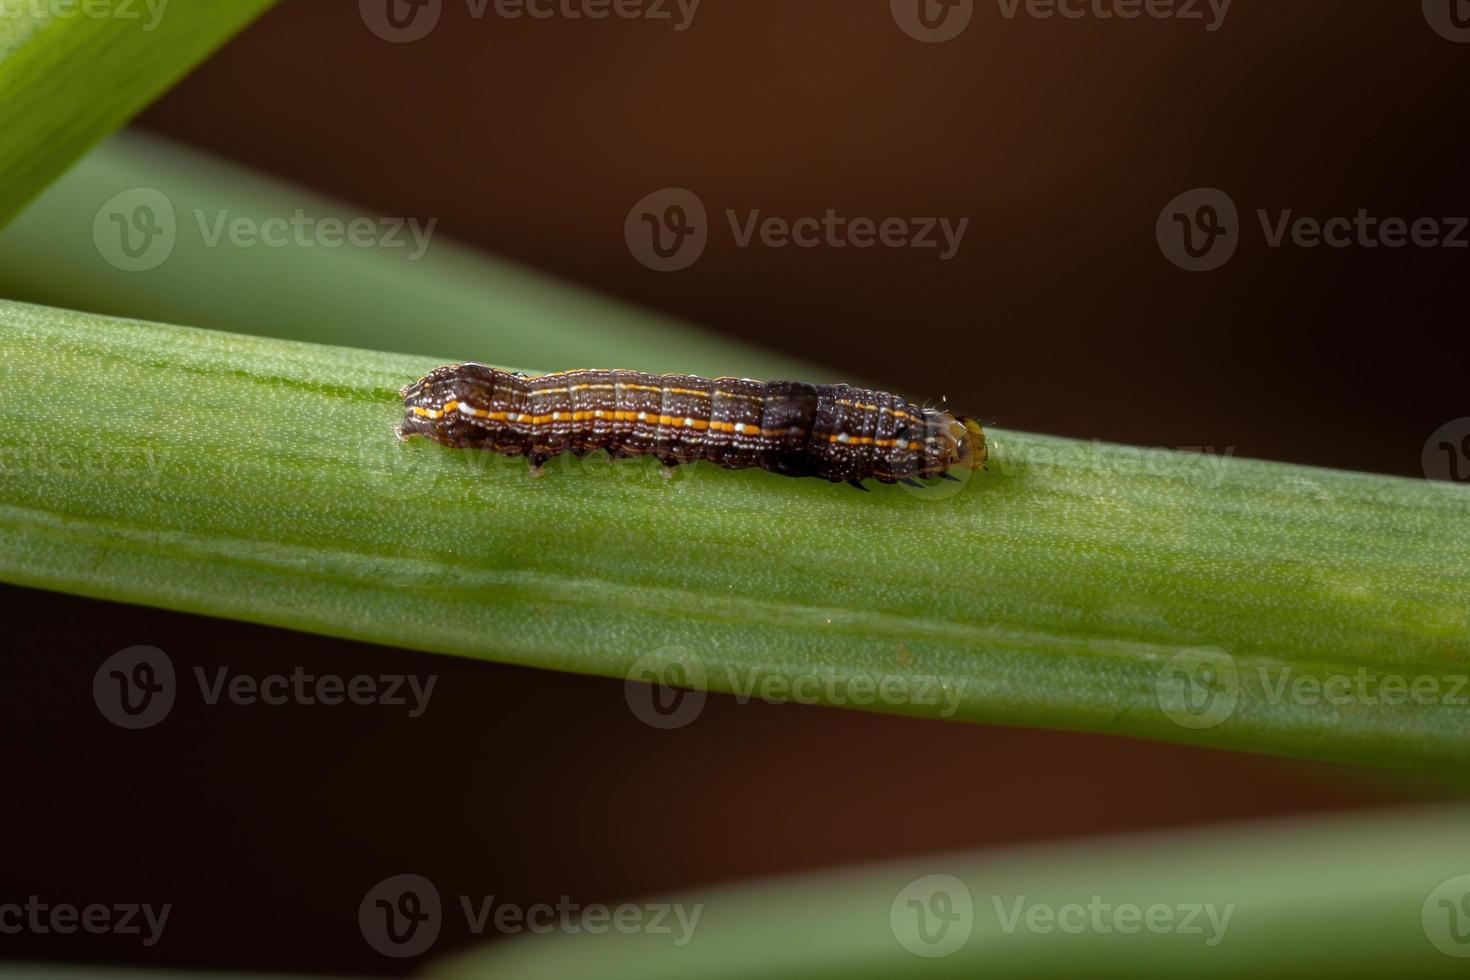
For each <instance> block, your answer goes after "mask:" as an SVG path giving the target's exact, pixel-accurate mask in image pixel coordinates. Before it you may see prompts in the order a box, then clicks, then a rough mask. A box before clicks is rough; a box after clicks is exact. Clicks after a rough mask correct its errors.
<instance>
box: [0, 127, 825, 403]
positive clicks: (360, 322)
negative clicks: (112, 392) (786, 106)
mask: <svg viewBox="0 0 1470 980" xmlns="http://www.w3.org/2000/svg"><path fill="white" fill-rule="evenodd" d="M145 201H151V202H152V203H151V206H152V207H153V217H154V219H155V221H156V222H157V223H158V224H159V226H160V227H161V228H162V227H165V223H166V229H167V230H168V234H169V237H167V238H164V237H159V238H157V239H156V240H155V241H153V242H152V243H150V245H149V248H150V249H152V251H151V252H150V253H149V254H147V256H146V261H144V262H141V263H131V262H129V261H128V256H127V255H126V254H125V253H120V252H119V248H120V245H121V238H120V236H121V235H123V234H131V235H133V236H134V245H135V246H138V247H141V246H142V245H143V239H142V237H141V235H138V234H137V233H136V230H135V229H132V228H131V227H129V226H126V221H127V219H129V218H130V216H131V207H130V206H132V207H135V206H136V205H137V204H139V203H144V202H145ZM298 212H299V213H300V214H301V215H302V216H303V219H310V220H311V221H313V222H316V223H317V224H316V225H314V226H313V227H320V222H323V221H328V220H333V219H335V220H337V221H340V222H342V223H343V225H346V224H348V223H350V222H352V221H355V220H361V219H367V220H368V221H369V223H370V224H371V225H372V226H373V227H375V228H377V227H380V222H381V221H382V219H383V218H386V217H397V218H402V219H405V220H407V219H409V218H412V219H413V220H414V221H417V222H418V223H419V228H420V231H421V233H422V232H423V231H424V230H426V229H428V228H429V226H430V222H434V224H433V231H432V232H431V233H430V234H429V235H428V238H427V244H426V247H424V248H423V249H422V250H421V251H420V249H419V247H418V245H417V243H416V242H415V240H414V238H413V235H412V234H411V233H410V231H409V230H407V228H404V229H402V230H400V231H399V232H398V233H397V234H396V235H394V236H393V241H395V242H397V243H398V244H397V245H395V246H392V247H349V246H345V245H339V246H336V247H323V246H321V245H319V244H316V241H315V239H314V238H312V237H310V236H307V237H305V238H304V240H303V239H298V238H297V236H296V235H295V234H288V235H287V236H286V237H285V240H284V243H283V244H281V245H279V247H277V246H276V245H274V244H272V245H266V244H263V243H260V242H256V243H255V244H253V245H251V246H248V247H239V246H236V245H232V244H231V242H230V239H229V238H228V237H227V236H225V235H220V236H218V237H215V235H214V234H213V233H214V230H215V229H216V228H218V227H219V225H220V223H221V221H224V222H234V221H243V222H245V223H246V224H247V225H250V226H254V227H259V226H260V225H262V224H264V223H265V222H267V221H270V220H272V219H275V220H277V221H279V220H280V219H292V218H294V217H295V216H296V215H297V213H298ZM119 214H120V215H121V217H122V219H123V220H124V222H125V227H123V228H119V227H117V225H116V221H117V219H116V218H115V217H114V215H119ZM441 224H442V222H440V221H439V220H438V216H435V215H399V216H385V215H377V216H375V215H369V214H366V213H364V211H363V210H362V209H361V208H357V207H353V206H351V205H348V204H344V203H342V202H340V201H333V200H330V199H327V198H324V197H322V196H321V195H319V194H314V193H311V192H309V191H307V190H304V189H303V188H300V187H295V186H292V185H290V184H287V183H283V182H281V181H277V180H272V179H269V178H266V177H263V176H261V175H260V174H257V173H255V172H253V171H250V170H248V169H246V168H243V167H240V166H238V165H236V164H232V163H228V162H226V161H223V160H220V159H218V158H216V157H212V156H210V155H208V154H205V153H200V152H198V151H195V150H190V149H187V148H184V147H181V146H176V145H174V144H172V143H169V142H168V141H166V140H162V139H158V138H156V137H150V136H147V135H145V134H142V133H136V132H128V133H121V134H119V135H118V136H117V137H115V138H113V139H111V140H109V141H108V142H107V143H105V144H104V145H102V146H101V147H98V148H97V150H95V151H94V152H92V153H90V154H88V155H87V156H86V157H85V158H84V159H83V160H81V161H80V162H79V163H78V164H77V166H76V167H74V168H73V169H72V170H71V172H69V173H68V174H66V175H65V176H64V177H62V178H61V179H60V180H59V181H57V183H56V185H55V186H54V187H52V188H51V189H50V190H48V191H47V192H46V193H45V194H43V195H41V197H40V198H38V199H37V200H36V201H35V202H34V203H33V204H31V206H30V207H28V208H27V209H26V210H25V212H24V213H22V214H21V215H20V217H18V218H17V219H16V220H15V221H14V222H13V223H12V224H11V226H10V227H9V228H7V229H5V230H4V231H3V232H0V295H4V296H7V297H9V298H11V299H20V300H27V301H30V302H34V303H41V304H45V305H49V306H61V307H67V308H70V309H86V310H91V311H92V312H96V313H108V314H112V315H116V316H130V317H137V318H140V319H146V320H158V321H162V322H165V323H188V324H192V325H195V326H201V327H211V328H213V329H217V330H233V331H237V332H240V333H252V334H261V335H264V336H270V337H281V338H285V339H289V340H310V341H315V342H318V343H331V344H343V345H346V346H351V347H368V348H373V349H377V350H390V351H400V352H403V353H413V354H423V355H425V356H429V357H437V356H442V355H443V354H444V353H445V352H446V351H458V352H459V353H460V354H461V355H462V356H465V357H470V356H473V357H475V358H477V359H479V360H484V361H494V362H496V363H502V364H544V365H561V366H563V367H576V366H583V365H620V364H627V365H629V366H632V365H636V366H638V367H641V368H644V369H645V370H650V371H687V372H693V373H702V374H713V373H720V372H724V373H730V372H738V373H742V374H747V375H750V376H751V377H761V376H765V375H773V374H777V373H784V374H787V375H790V376H795V377H817V376H820V372H818V371H814V370H813V369H812V368H810V367H805V366H802V365H800V364H798V363H796V362H794V361H792V360H791V359H790V358H781V357H779V356H777V355H773V354H770V353H768V352H766V351H764V350H761V349H760V348H757V347H753V346H750V345H747V344H741V343H738V342H736V341H733V340H730V339H726V338H723V337H719V336H716V335H714V334H711V333H709V332H706V331H701V330H698V329H695V328H694V327H691V326H690V325H688V324H686V323H683V322H680V321H678V320H675V319H672V318H670V317H664V316H660V315H658V314H655V313H650V312H649V311H647V310H643V309H639V308H637V307H635V306H633V305H631V304H627V303H619V302H617V301H615V300H612V299H609V298H607V297H605V296H600V295H597V294H596V293H594V292H592V291H590V290H587V289H585V288H582V287H580V286H577V285H575V284H572V283H568V282H565V281H563V280H560V279H556V278H554V277H552V276H549V275H545V274H543V273H539V272H535V271H533V270H531V269H527V268H525V267H524V266H521V265H518V264H516V263H513V262H509V261H506V260H504V259H499V258H495V257H493V256H490V255H486V254H484V253H482V252H477V251H475V250H473V249H470V248H467V247H465V246H463V245H460V244H458V243H456V242H454V241H452V240H451V239H450V237H449V236H448V235H447V234H446V233H445V231H444V229H443V228H442V227H440V226H441ZM386 237H387V236H386V233H385V235H384V238H386ZM416 255H417V257H415V256H416ZM626 258H627V261H628V264H629V266H630V267H632V268H633V269H636V270H638V271H639V272H644V273H645V274H647V275H655V273H652V272H646V270H643V269H642V267H640V266H638V265H637V264H636V263H635V262H634V260H633V258H632V257H631V256H627V257H626ZM120 266H121V267H120ZM130 270H133V271H130Z"/></svg>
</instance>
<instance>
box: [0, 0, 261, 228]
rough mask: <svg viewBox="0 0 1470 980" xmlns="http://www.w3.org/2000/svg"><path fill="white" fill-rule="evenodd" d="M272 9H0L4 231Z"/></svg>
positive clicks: (92, 1)
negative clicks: (98, 146) (85, 157)
mask: <svg viewBox="0 0 1470 980" xmlns="http://www.w3.org/2000/svg"><path fill="white" fill-rule="evenodd" d="M271 2H272V0H87V2H86V3H82V2H80V0H0V226H3V225H4V224H5V223H6V222H7V221H8V220H9V219H10V218H12V217H14V215H15V214H16V212H17V211H19V210H20V209H21V207H22V206H24V205H25V203H26V202H27V201H29V200H30V199H31V198H32V197H33V196H34V195H35V194H36V193H37V192H38V191H40V190H41V188H43V187H45V186H46V185H47V184H49V183H50V182H51V181H53V180H54V179H56V177H57V176H59V175H60V174H61V173H62V172H63V171H65V170H66V168H67V167H69V166H71V164H72V163H73V162H74V161H75V160H76V159H77V158H78V157H80V156H81V155H82V154H83V153H84V152H85V151H86V150H87V149H88V148H89V147H91V146H92V145H93V144H95V143H97V142H98V141H99V140H101V139H102V138H103V137H105V136H108V135H110V134H111V133H112V132H113V131H114V130H116V129H118V128H119V127H120V126H122V125H123V124H124V123H126V122H127V121H128V120H129V119H131V118H132V117H133V115H135V114H136V113H137V112H138V111H140V110H141V109H142V108H144V107H145V106H146V105H148V103H149V102H151V101H153V99H155V98H156V97H157V96H158V95H160V94H161V93H162V92H164V91H165V90H166V89H167V88H168V87H169V86H170V85H172V84H173V83H174V82H175V81H177V80H178V79H179V78H181V77H182V76H183V75H184V74H185V73H186V72H188V70H189V69H190V68H192V67H194V65H196V64H198V63H199V62H200V61H202V60H203V59H204V58H205V57H206V56H207V55H209V53H210V52H212V51H214V49H215V48H217V47H219V46H220V45H221V44H223V43H224V42H225V41H226V40H228V39H229V38H230V37H231V36H232V35H234V34H235V33H236V32H237V31H239V30H240V29H241V28H242V27H244V26H245V25H246V24H248V23H250V21H252V20H253V19H255V17H257V16H258V15H259V14H260V13H261V12H262V11H264V10H265V9H266V8H268V7H269V6H270V5H271Z"/></svg>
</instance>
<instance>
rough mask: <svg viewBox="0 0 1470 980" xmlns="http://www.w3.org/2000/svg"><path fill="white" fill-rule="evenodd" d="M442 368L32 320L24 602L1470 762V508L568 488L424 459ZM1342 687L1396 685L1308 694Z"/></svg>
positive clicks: (1268, 744) (1003, 469) (1416, 485)
mask: <svg viewBox="0 0 1470 980" xmlns="http://www.w3.org/2000/svg"><path fill="white" fill-rule="evenodd" d="M446 353H449V352H446ZM464 353H469V352H464ZM436 363H439V361H438V360H436V359H428V358H423V357H414V356H402V355H390V354H381V353H372V352H367V351H360V350H349V349H342V348H328V347H320V346H313V345H306V344H299V343H291V342H283V341H275V340H268V339H263V338H253V337H245V336H238V335H231V334H221V333H212V332H206V331H200V330H195V329H188V328H180V327H170V326H162V325H157V324H150V323H139V322H131V321H123V320H115V319H109V318H104V317H97V316H93V315H87V314H79V313H70V312H65V311H58V310H52V309H47V308H41V307H33V306H27V305H23V304H17V303H8V302H4V303H0V365H3V367H0V392H3V395H0V433H3V434H0V451H3V453H4V458H3V464H4V465H3V468H0V529H3V535H4V537H3V541H4V543H3V546H0V578H3V579H4V580H7V581H10V582H14V583H19V584H25V585H33V586H39V587H44V588H51V589H59V590H63V591H69V592H75V593H79V594H83V595H90V596H98V597H102V598H109V599H119V600H124V601H129V602H138V603H147V604H153V605H158V606H164V607H167V608H173V609H181V610H187V611H192V612H200V613H208V614H212V615H217V616H228V617H235V618H240V619H247V620H251V621H257V622H264V623H271V624H275V625H280V626H287V627H293V628H297V629H302V630H308V631H315V632H321V633H328V634H332V635H338V636H346V637H353V638H358V639H364V640H371V641H376V642H379V643H387V644H397V645H401V646H406V647H412V648H416V649H424V650H432V651H438V652H443V653H452V654H461V655H467V656H476V657H484V658H490V659H497V660H505V661H511V662H516V663H524V664H532V665H537V666H542V667H548V668H552V669H557V670H569V671H578V672H586V673H595V674H604V675H609V676H613V677H624V676H626V675H628V673H629V671H630V670H633V669H635V668H637V670H638V671H639V673H637V675H636V676H640V677H642V676H653V675H646V674H645V673H643V671H645V670H654V671H655V673H656V674H657V676H670V677H672V676H673V675H670V674H663V673H658V670H659V669H661V668H662V667H667V666H669V665H670V664H669V662H670V661H679V665H680V667H681V669H683V670H684V671H685V675H684V676H686V677H687V678H689V679H691V680H692V681H693V682H694V683H695V684H696V686H701V687H708V688H710V689H712V690H716V691H736V692H753V693H754V694H755V695H757V696H759V695H761V694H762V693H765V694H768V695H772V696H779V695H783V694H794V695H795V697H796V699H798V700H806V699H809V700H814V701H818V702H821V703H831V704H845V705H849V706H856V707H869V708H874V709H877V710H888V711H895V712H902V713H907V714H916V715H925V716H930V717H946V718H955V719H963V720H971V721H987V722H1003V723H1014V724H1022V725H1039V726H1048V727H1061V728H1070V729H1082V730H1089V731H1099V732H1114V733H1120V734H1128V735H1136V736H1142V737H1147V738H1156V739H1165V740H1171V741H1185V742H1193V743H1197V744H1203V745H1213V746H1221V747H1229V748H1236V749H1246V750H1252V751H1259V752H1269V753H1277V754H1283V755H1292V756H1301V757H1311V758H1319V759H1333V760H1341V761H1351V762H1362V763H1375V764H1383V765H1391V766H1399V767H1409V768H1440V769H1452V770H1453V769H1456V768H1457V767H1463V766H1464V764H1465V763H1466V762H1467V761H1470V723H1467V722H1470V710H1467V708H1466V707H1465V703H1464V698H1465V695H1466V691H1465V690H1464V689H1463V688H1459V689H1457V688H1456V687H1455V684H1456V678H1463V676H1464V675H1465V674H1466V673H1467V654H1470V627H1467V623H1466V616H1467V601H1466V600H1467V596H1470V566H1467V563H1466V561H1465V557H1466V547H1465V542H1466V541H1467V540H1470V493H1467V490H1466V488H1463V487H1453V486H1440V485H1433V484H1430V483H1427V482H1425V481H1415V480H1405V479H1393V478H1386V477H1380V476H1370V475H1364V474H1357V473H1342V472H1331V471H1324V470H1318V469H1308V468H1303V467H1297V466H1289V465H1283V464H1276V463H1266V462H1259V461H1252V460H1243V459H1232V458H1228V457H1210V456H1206V455H1190V454H1174V453H1164V452H1157V453H1140V452H1139V451H1137V450H1130V449H1128V448H1126V447H1118V446H1109V445H1097V444H1087V443H1077V442H1072V441H1068V440H1061V439H1055V438H1050V437H1044V436H1035V435H1025V434H1021V433H1013V432H998V433H995V434H994V455H993V462H992V468H991V471H990V472H989V473H979V474H976V475H975V477H974V478H973V479H971V480H970V481H969V482H968V483H967V484H965V485H963V487H962V488H960V490H959V492H957V493H953V494H952V495H946V494H948V493H949V491H950V489H951V488H952V487H953V486H954V485H951V484H940V485H939V486H938V487H937V488H934V489H932V490H929V491H925V492H911V491H910V490H908V489H906V488H900V487H880V488H877V489H876V490H875V491H874V492H871V493H859V492H857V491H855V490H853V489H851V488H849V487H846V486H841V485H829V484H826V483H822V482H819V481H814V480H793V479H789V478H782V477H778V476H774V475H771V474H768V473H763V472H759V471H741V472H728V471H722V470H717V469H714V468H712V467H710V466H708V465H706V464H700V465H698V466H695V467H685V468H682V469H681V470H680V471H679V472H678V474H677V476H676V478H675V479H672V480H664V479H661V478H660V477H659V476H658V475H657V473H656V467H654V466H651V465H643V462H644V461H635V462H630V463H619V464H617V465H610V464H608V463H607V462H606V461H605V460H599V458H597V457H589V458H588V459H587V460H584V461H582V462H581V463H577V462H574V461H571V460H570V459H569V458H565V457H564V458H562V459H559V460H558V461H557V462H556V463H554V464H553V465H552V466H551V467H550V472H549V473H548V475H547V476H546V477H544V478H542V479H539V480H538V479H531V478H529V477H528V476H527V473H526V471H525V465H524V463H522V462H521V461H519V460H503V459H500V458H499V457H489V456H485V455H481V454H477V453H467V452H462V451H455V450H449V449H445V448H442V447H438V446H434V445H429V444H425V443H422V442H416V443H408V444H400V443H398V442H397V441H396V440H395V439H394V437H393V426H394V424H395V423H396V422H397V421H398V420H399V418H400V417H401V411H402V409H401V402H400V400H399V398H398V396H397V389H398V388H399V387H400V386H401V385H403V384H404V383H406V382H407V381H410V380H412V379H413V378H414V377H416V376H418V375H419V374H421V373H423V372H424V371H426V370H427V369H429V368H430V367H432V366H434V365H435V364H436ZM1197 647H1211V648H1216V652H1211V653H1206V654H1192V653H1187V652H1185V651H1188V650H1190V649H1191V648H1197ZM1201 658H1203V659H1201ZM1221 658H1224V659H1221ZM1338 677H1342V678H1346V679H1347V680H1348V682H1349V684H1350V685H1351V684H1353V683H1358V682H1354V681H1353V678H1356V677H1365V678H1366V681H1367V682H1368V683H1370V684H1372V685H1374V686H1372V687H1370V688H1369V689H1366V690H1362V691H1361V692H1360V693H1357V694H1354V693H1353V690H1352V689H1351V688H1350V689H1349V691H1348V695H1349V696H1348V698H1347V700H1342V699H1341V698H1339V697H1336V696H1335V695H1333V694H1332V692H1331V690H1330V691H1329V695H1328V696H1322V695H1321V693H1320V692H1319V694H1318V695H1317V696H1315V697H1314V696H1311V694H1310V691H1309V690H1308V691H1305V692H1304V691H1303V689H1302V688H1301V686H1300V682H1301V679H1302V678H1306V679H1307V680H1308V681H1309V682H1313V681H1315V682H1316V683H1318V684H1321V683H1323V682H1326V683H1328V684H1329V687H1330V686H1331V685H1332V683H1333V680H1332V679H1333V678H1338ZM1395 677H1396V678H1400V679H1403V680H1406V681H1408V682H1414V681H1416V680H1417V681H1419V683H1420V688H1419V691H1420V692H1421V693H1422V692H1423V691H1424V690H1425V685H1434V687H1433V691H1432V692H1431V693H1432V694H1433V697H1430V698H1428V699H1425V698H1423V697H1417V696H1416V697H1407V696H1406V697H1403V698H1396V697H1394V696H1393V690H1396V687H1392V685H1393V683H1394V682H1392V681H1389V684H1390V686H1391V687H1392V689H1391V690H1390V689H1380V688H1379V687H1378V686H1377V684H1378V681H1380V680H1382V679H1385V678H1395ZM763 685H774V686H763ZM791 685H794V687H792V686H791ZM1309 687H1310V684H1309ZM1456 699H1458V700H1456Z"/></svg>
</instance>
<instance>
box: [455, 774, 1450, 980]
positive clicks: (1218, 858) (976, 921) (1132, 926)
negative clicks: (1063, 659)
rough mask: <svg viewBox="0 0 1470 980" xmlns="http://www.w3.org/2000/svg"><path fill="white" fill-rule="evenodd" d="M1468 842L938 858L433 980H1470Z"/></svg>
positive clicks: (1264, 828)
mask: <svg viewBox="0 0 1470 980" xmlns="http://www.w3.org/2000/svg"><path fill="white" fill-rule="evenodd" d="M1167 786H1168V774H1167V773H1160V789H1161V792H1167ZM1467 825H1470V810H1467V809H1466V808H1464V807H1463V806H1460V807H1452V808H1443V809H1436V810H1427V811H1411V812H1406V813H1398V814H1383V813H1379V814H1367V815H1363V816H1353V817H1348V818H1342V817H1335V818H1330V819H1320V818H1319V819H1314V820H1308V821H1300V822H1282V823H1279V824H1261V825H1248V826H1242V827H1239V828H1231V829H1207V830H1188V831H1179V832H1174V833H1169V834H1158V835H1148V836H1140V837H1136V838H1124V839H1114V840H1101V841H1089V842H1083V843H1067V844H1060V845H1058V844H1048V845H1040V846H1032V847H1025V848H1014V849H1008V850H1004V851H996V852H992V853H979V854H951V855H933V856H929V857H925V858H920V859H914V860H906V861H904V862H901V863H894V864H889V865H878V866H870V867H864V868H852V869H844V870H840V871H832V872H823V873H821V874H811V875H803V876H799V877H791V878H782V879H769V880H766V881H762V882H757V883H754V884H748V885H740V886H736V887H730V888H722V889H713V890H708V891H703V892H695V893H691V894H685V895H671V896H661V897H658V898H656V899H651V900H648V901H634V902H631V903H628V904H630V905H632V906H635V907H638V908H640V909H645V910H646V909H649V906H651V905H655V904H657V905H661V906H672V907H673V908H672V910H671V911H669V912H668V913H667V914H664V915H662V916H661V918H660V920H659V926H660V928H661V929H664V930H666V931H655V930H654V929H643V928H638V929H636V930H627V931H625V930H620V929H618V928H612V927H607V928H604V929H603V931H602V932H601V933H599V934H593V933H591V932H589V931H588V930H587V929H585V928H583V927H582V924H581V921H580V915H578V916H573V917H570V921H571V923H572V925H571V928H562V927H561V921H562V920H560V919H556V920H554V922H553V926H552V928H553V931H554V934H553V935H548V936H534V935H525V936H524V937H517V938H514V939H509V940H502V941H497V942H494V943H491V944H488V945H487V946H485V947H483V948H482V949H480V950H476V951H473V952H470V953H467V954H462V955H460V956H458V957H454V958H451V959H449V960H446V961H444V962H442V963H440V964H437V965H436V967H435V968H434V969H432V970H431V971H430V974H431V975H433V976H436V977H443V978H445V980H473V978H478V977H516V978H518V980H540V978H543V977H545V978H561V977H578V976H595V977H600V978H603V980H623V978H628V980H664V978H678V980H683V978H687V977H700V978H704V980H725V978H731V980H733V978H749V977H761V978H764V980H819V978H829V977H830V978H834V980H838V978H840V980H865V978H869V977H874V978H885V980H886V978H889V977H924V978H940V977H1005V978H1007V980H1026V978H1032V977H1036V978H1046V980H1050V978H1053V977H1128V978H1151V977H1158V978H1168V980H1174V978H1177V977H1193V978H1204V977H1222V978H1223V977H1254V978H1266V977H1291V978H1296V977H1303V976H1312V977H1364V978H1379V977H1396V978H1408V977H1463V976H1465V974H1466V964H1467V963H1470V960H1467V959H1466V957H1470V836H1467V835H1466V833H1465V828H1466V826H1467ZM446 908H447V909H448V910H447V911H446V915H455V914H458V909H457V908H449V907H448V906H446ZM655 914H656V913H655V912H654V911H652V910H649V911H644V912H642V919H641V922H644V923H652V919H653V916H654V915H655ZM633 915H634V913H633V912H628V913H626V917H625V918H624V920H623V921H624V922H625V923H633V922H634V921H635V920H634V918H633ZM609 921H615V920H609Z"/></svg>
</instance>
